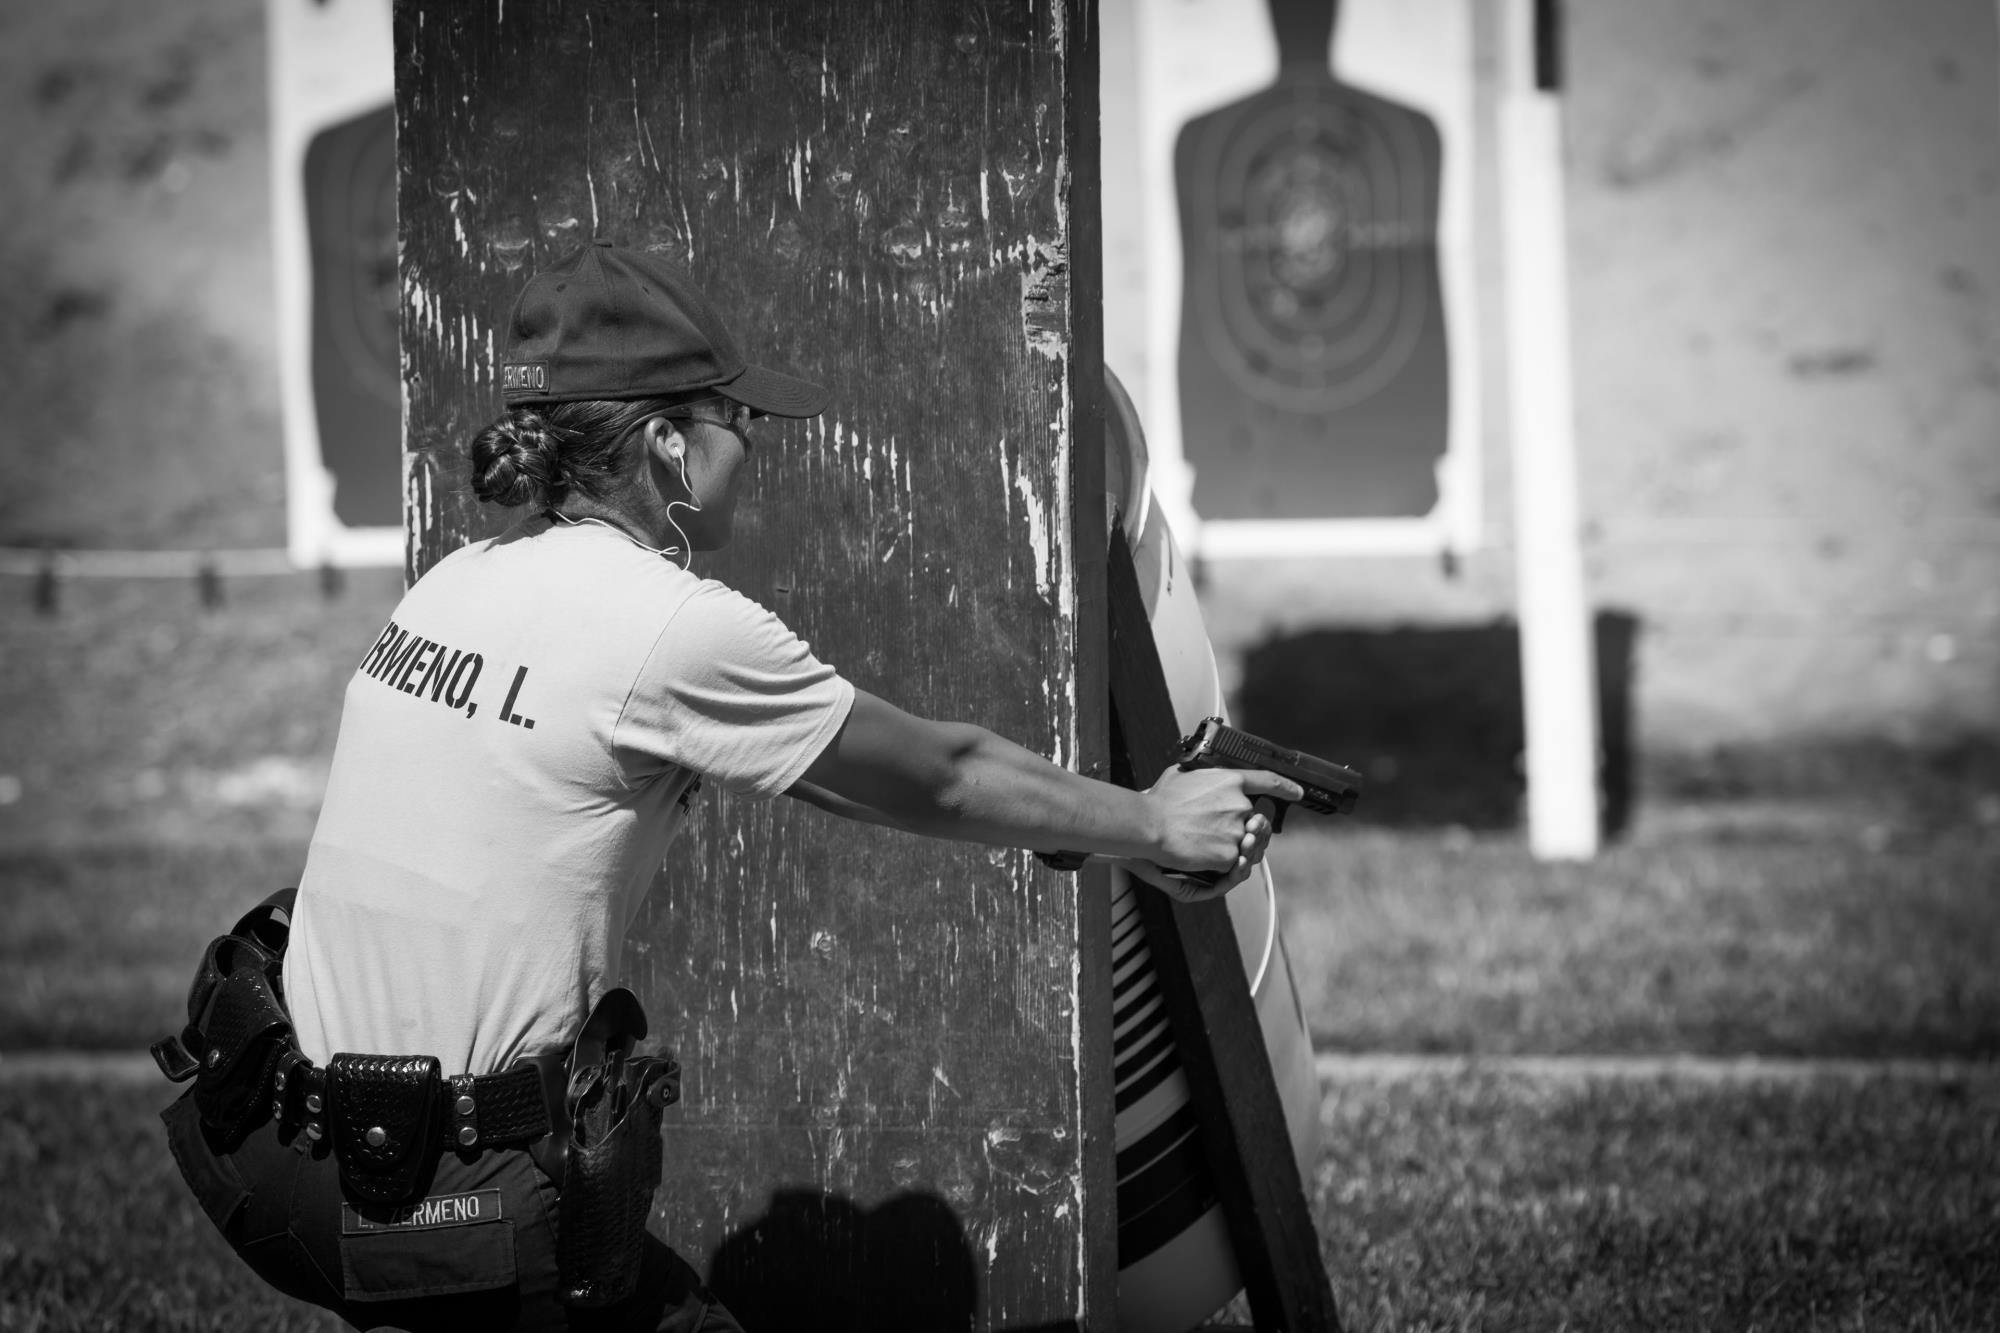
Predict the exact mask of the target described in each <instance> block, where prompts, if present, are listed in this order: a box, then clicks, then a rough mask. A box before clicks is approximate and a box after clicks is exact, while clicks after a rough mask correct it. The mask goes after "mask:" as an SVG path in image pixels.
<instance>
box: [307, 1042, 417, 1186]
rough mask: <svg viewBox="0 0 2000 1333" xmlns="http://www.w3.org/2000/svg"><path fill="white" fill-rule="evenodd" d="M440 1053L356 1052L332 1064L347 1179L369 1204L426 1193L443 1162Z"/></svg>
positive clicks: (336, 1137)
mask: <svg viewBox="0 0 2000 1333" xmlns="http://www.w3.org/2000/svg"><path fill="white" fill-rule="evenodd" d="M441 1074H442V1071H441V1067H440V1065H439V1063H438V1058H437V1057H436V1056H434V1055H354V1054H350V1053H346V1052H343V1053H341V1054H338V1055H336V1056H334V1057H333V1059H332V1061H330V1062H329V1063H328V1065H327V1067H326V1108H327V1117H328V1122H329V1123H328V1129H329V1130H330V1131H331V1133H332V1135H333V1155H334V1157H335V1159H336V1160H338V1161H339V1163H340V1184H341V1187H342V1188H343V1189H344V1190H345V1191H346V1192H347V1193H348V1195H349V1196H350V1197H352V1198H355V1199H360V1200H364V1201H366V1202H368V1203H403V1202H405V1201H407V1200H410V1199H415V1198H417V1197H419V1196H421V1195H422V1193H423V1189H424V1185H425V1183H426V1182H427V1181H428V1179H429V1176H430V1171H431V1169H432V1167H433V1166H434V1165H435V1164H436V1161H437V1155H438V1146H439V1143H440V1142H441V1137H442V1135H441V1131H440V1130H439V1128H438V1116H439V1113H440V1109H441V1103H442V1102H443V1100H444V1098H443V1087H444V1080H443V1078H442V1076H441Z"/></svg>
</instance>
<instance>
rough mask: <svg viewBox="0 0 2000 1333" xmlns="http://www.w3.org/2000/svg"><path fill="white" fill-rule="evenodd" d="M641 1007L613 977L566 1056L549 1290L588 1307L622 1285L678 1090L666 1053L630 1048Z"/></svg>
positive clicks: (640, 1235)
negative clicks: (553, 1278)
mask: <svg viewBox="0 0 2000 1333" xmlns="http://www.w3.org/2000/svg"><path fill="white" fill-rule="evenodd" d="M645 1035H646V1015H645V1012H644V1011H643V1010H642V1009H641V1008H640V1006H639V1001H638V998H637V997H636V996H634V995H633V994H632V992H631V991H629V990H626V989H624V988H623V987H620V988H618V989H616V990H613V991H610V992H609V993H607V994H606V995H605V996H604V998H603V999H601V1000H599V1001H598V1002H597V1006H596V1008H594V1009H593V1010H592V1011H591V1014H590V1018H589V1019H588V1020H587V1021H586V1022H585V1023H584V1025H583V1031H582V1032H581V1033H580V1034H579V1035H578V1036H577V1039H576V1042H575V1044H574V1045H573V1046H572V1048H571V1050H570V1056H569V1087H568V1091H567V1093H566V1095H565V1097H564V1110H565V1112H566V1119H567V1120H568V1122H569V1123H568V1126H567V1131H566V1133H563V1131H562V1130H561V1128H560V1127H559V1131H558V1132H559V1133H563V1137H564V1140H565V1141H564V1143H563V1152H562V1159H563V1160H562V1176H561V1180H562V1194H561V1196H560V1200H559V1203H558V1208H559V1210H560V1212H559V1223H560V1225H559V1227H558V1229H557V1237H556V1269H557V1289H556V1295H557V1298H558V1299H559V1300H561V1301H562V1302H563V1304H565V1305H569V1306H573V1307H576V1308H580V1309H596V1308H600V1307H603V1306H606V1305H614V1304H616V1303H617V1302H619V1301H621V1300H623V1299H625V1298H626V1297H627V1296H629V1295H631V1293H632V1291H633V1289H634V1288H635V1287H636V1286H637V1284H638V1281H639V1267H640V1262H641V1260H642V1258H643V1256H644V1254H645V1241H646V1218H647V1216H648V1215H649V1214H650V1213H651V1212H652V1207H653V1192H654V1191H655V1190H656V1189H658V1188H659V1184H660V1170H661V1166H662V1158H661V1148H660V1113H661V1111H662V1110H663V1109H664V1108H665V1107H666V1106H667V1105H668V1104H669V1103H671V1102H675V1101H678V1100H680V1065H679V1064H678V1063H677V1062H676V1061H675V1060H674V1059H673V1058H672V1057H671V1056H635V1055H633V1054H632V1051H633V1048H634V1046H635V1045H636V1044H637V1043H638V1041H639V1040H640V1039H641V1038H643V1037H644V1036H645Z"/></svg>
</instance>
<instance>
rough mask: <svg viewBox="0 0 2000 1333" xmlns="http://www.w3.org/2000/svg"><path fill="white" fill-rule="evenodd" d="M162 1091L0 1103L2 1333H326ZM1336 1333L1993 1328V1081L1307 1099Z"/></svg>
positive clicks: (1425, 1090) (1441, 1086)
mask: <svg viewBox="0 0 2000 1333" xmlns="http://www.w3.org/2000/svg"><path fill="white" fill-rule="evenodd" d="M170 1096H171V1094H170V1092H169V1091H168V1090H167V1089H166V1088H165V1085H164V1084H157V1083H149V1084H144V1085H140V1086H129V1085H112V1086H92V1085H88V1084H80V1083H69V1082H65V1081H60V1080H50V1081H47V1082H34V1083H12V1084H0V1126H4V1129H0V1176H4V1178H5V1179H6V1180H8V1181H9V1182H10V1192H11V1196H12V1197H11V1200H10V1203H11V1206H10V1207H9V1208H7V1209H6V1210H0V1328H7V1329H17V1328H18V1329H24V1330H25V1329H40V1330H50V1331H51V1333H54V1331H55V1330H65V1329H97V1328H104V1329H114V1328H115V1329H119V1330H145V1329H185V1330H193V1329H331V1328H336V1327H339V1325H338V1324H337V1323H334V1322H332V1321H330V1320H327V1319H325V1318H323V1317H322V1316H320V1315H319V1314H318V1313H317V1312H315V1311H312V1310H310V1309H309V1308H306V1307H301V1306H298V1305H296V1304H294V1303H292V1302H290V1301H287V1300H285V1299H283V1298H281V1297H278V1296H276V1295H275V1294H273V1293H271V1292H269V1291H268V1290H266V1289H265V1288H264V1287H263V1286H262V1285H261V1284H260V1283H258V1282H257V1281H256V1280H255V1279H254V1278H253V1277H251V1276H250V1275H249V1273H248V1271H247V1270H246V1269H243V1268H242V1267H241V1266H240V1265H239V1264H238V1263H237V1261H236V1259H235V1258H234V1256H232V1255H231V1254H230V1253H229V1252H228V1250H227V1249H226V1248H225V1247H224V1246H223V1244H222V1242H221V1241H220V1239H219V1238H218V1237H217V1236H216V1235H215V1233H214V1231H213V1230H212V1228H211V1227H210V1226H209V1225H208V1222H207V1220H206V1219H205V1218H204V1217H203V1216H202V1215H201V1214H200V1212H199V1211H198V1210H197V1209H196V1208H195V1206H194V1203H193V1201H192V1199H191V1198H190V1197H189V1196H188V1194H187V1192H186V1190H185V1189H184V1188H182V1186H181V1184H180V1181H179V1179H178V1177H177V1176H176V1175H175V1173H174V1167H173V1164H172V1162H171V1160H170V1159H169V1157H168V1155H167V1153H166V1151H165V1148H164V1146H163V1141H162V1137H161V1132H160V1126H159V1122H158V1120H157V1119H156V1118H155V1112H156V1111H157V1109H158V1108H159V1107H160V1106H162V1105H163V1104H164V1103H165V1102H166V1101H168V1100H169V1099H170ZM1324 1141H1325V1143H1326V1144H1327V1150H1326V1152H1325V1154H1324V1156H1323V1159H1322V1162H1321V1165H1320V1168H1319V1170H1318V1172H1317V1174H1316V1176H1315V1179H1314V1180H1313V1182H1312V1183H1311V1191H1312V1195H1313V1198H1314V1201H1315V1209H1316V1213H1317V1216H1318V1221H1319V1229H1320V1234H1321V1236H1322V1238H1323V1243H1324V1248H1325V1253H1326V1256H1327V1263H1328V1266H1329V1271H1330V1272H1331V1273H1332V1275H1333V1281H1334V1291H1335V1296H1336V1298H1337V1300H1338V1301H1339V1303H1340V1307H1341V1310H1342V1313H1343V1317H1344V1319H1345V1321H1346V1324H1347V1327H1348V1328H1349V1329H1350V1330H1357V1331H1358V1330H1384V1331H1385V1333H1386V1331H1387V1330H1392V1329H1395V1330H1405V1329H1435V1330H1446V1329H1451V1330H1457V1329H1465V1330H1474V1329H1494V1330H1499V1329H1535V1330H1542V1329H1547V1330H1555V1329H1561V1328H1565V1327H1567V1328H1574V1329H1593V1330H1603V1331H1604V1333H1620V1331H1623V1330H1630V1331H1631V1333H1641V1331H1646V1333H1650V1331H1651V1330H1658V1329H1725V1328H1726V1329H1742V1330H1751V1329H1766V1330H1779V1329H1825V1330H1829V1331H1831V1330H1836V1329H1838V1330H1847V1329H1863V1328H1867V1329H1924V1330H1928V1329H1937V1330H1946V1329H1950V1330H1969V1329H1990V1328H1996V1327H2000V1175H1996V1173H1995V1172H1994V1171H1993V1169H1992V1164H1993V1162H1994V1161H1995V1160H2000V1079H1996V1078H1988V1077H1982V1078H1978V1079H1974V1080H1969V1081H1966V1082H1961V1083H1949V1082H1947V1083H1928V1082H1923V1083H1916V1082H1901V1081H1890V1080H1867V1081H1852V1080H1845V1079H1830V1080H1826V1081H1821V1082H1803V1083H1800V1082H1787V1083H1784V1084H1782V1085H1778V1084H1770V1085H1759V1084H1754V1083H1751V1084H1731V1085H1724V1086H1701V1085H1693V1084H1683V1083H1674V1082H1669V1081H1659V1082H1654V1081H1634V1080H1625V1081H1614V1082H1588V1081H1568V1080H1556V1081H1548V1080H1543V1081H1536V1080H1530V1079H1520V1078H1514V1077H1509V1076H1506V1075H1498V1074H1492V1073H1482V1072H1477V1071H1474V1072H1465V1073H1457V1074H1449V1075H1439V1076H1433V1077H1419V1078H1415V1079H1407V1080H1398V1081H1393V1082H1375V1081H1369V1080H1360V1081H1354V1082H1349V1083H1343V1084H1340V1085H1337V1086H1335V1087H1333V1088H1332V1089H1330V1090H1329V1094H1328V1096H1327V1099H1326V1103H1325V1111H1324Z"/></svg>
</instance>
